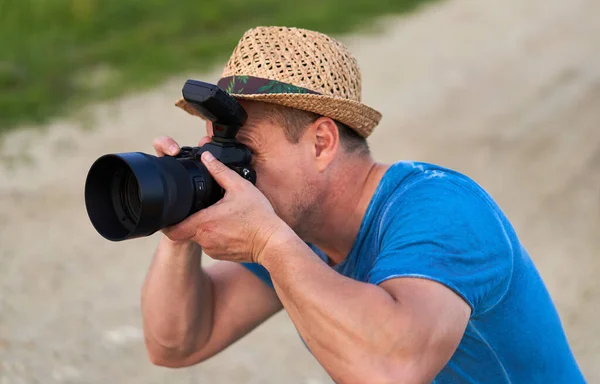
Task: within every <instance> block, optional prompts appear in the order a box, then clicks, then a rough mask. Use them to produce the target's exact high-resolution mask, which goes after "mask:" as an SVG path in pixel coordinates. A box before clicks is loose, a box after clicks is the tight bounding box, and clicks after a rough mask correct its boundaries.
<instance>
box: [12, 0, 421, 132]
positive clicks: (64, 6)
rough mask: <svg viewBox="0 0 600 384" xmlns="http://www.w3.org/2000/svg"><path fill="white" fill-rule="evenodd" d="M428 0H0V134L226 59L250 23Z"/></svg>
mask: <svg viewBox="0 0 600 384" xmlns="http://www.w3.org/2000/svg"><path fill="white" fill-rule="evenodd" d="M426 1H428V0H370V1H364V0H303V1H287V0H195V1H192V0H176V1H173V0H0V133H1V132H2V131H7V130H8V129H10V128H14V127H15V126H16V124H17V123H25V122H29V123H40V122H43V121H44V120H45V119H47V118H48V117H52V116H57V115H62V114H64V113H65V112H66V111H67V110H68V109H69V108H72V107H76V106H80V105H82V104H83V103H86V102H89V101H91V100H100V99H105V98H108V97H113V96H116V95H120V94H122V93H123V92H125V91H130V90H133V89H141V88H144V87H149V86H153V85H156V84H157V83H158V82H160V81H162V80H164V79H165V78H166V76H168V75H173V74H178V73H179V74H181V73H183V72H185V71H194V72H197V71H199V70H202V69H205V68H207V66H209V65H211V64H214V63H215V61H216V60H223V59H224V58H226V57H227V56H228V55H229V54H230V53H231V51H232V49H233V47H234V46H235V44H236V43H237V41H238V40H239V38H240V37H241V34H242V33H243V32H244V31H245V30H247V29H248V28H252V27H254V26H257V25H285V26H295V27H302V28H308V29H315V30H319V31H322V32H325V33H331V34H337V33H343V32H347V31H350V30H352V29H355V28H357V27H360V26H362V25H364V24H365V23H366V22H367V21H368V20H371V19H372V18H373V17H375V16H379V15H382V14H389V13H400V12H405V11H408V10H411V9H413V8H414V7H416V6H417V5H419V4H420V3H423V2H426Z"/></svg>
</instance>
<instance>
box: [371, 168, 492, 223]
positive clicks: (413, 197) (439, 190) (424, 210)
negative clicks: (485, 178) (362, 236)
mask: <svg viewBox="0 0 600 384" xmlns="http://www.w3.org/2000/svg"><path fill="white" fill-rule="evenodd" d="M385 178H386V179H387V180H385V182H384V184H387V188H386V189H387V191H386V192H385V195H386V196H385V198H384V199H382V205H381V209H380V212H379V213H380V222H381V223H382V224H384V223H388V224H389V223H390V221H394V220H399V219H401V218H405V219H408V218H411V217H414V216H417V217H420V219H421V220H429V219H436V221H437V220H458V219H460V218H461V217H463V218H465V217H468V218H469V219H475V220H479V219H484V218H487V219H491V220H493V221H498V220H499V219H500V216H501V215H502V213H501V210H500V209H499V207H498V206H497V205H496V203H495V202H494V200H493V199H492V197H491V196H490V195H489V194H488V193H487V192H486V191H485V190H484V189H483V188H482V187H481V186H480V185H479V184H477V182H475V181H474V180H473V179H471V178H470V177H468V176H466V175H464V174H462V173H460V172H458V171H455V170H452V169H449V168H445V167H441V166H438V165H435V164H430V163H423V162H398V163H396V164H394V165H392V167H391V168H390V169H389V172H388V174H386V176H385ZM422 215H425V216H422ZM432 224H433V223H432Z"/></svg>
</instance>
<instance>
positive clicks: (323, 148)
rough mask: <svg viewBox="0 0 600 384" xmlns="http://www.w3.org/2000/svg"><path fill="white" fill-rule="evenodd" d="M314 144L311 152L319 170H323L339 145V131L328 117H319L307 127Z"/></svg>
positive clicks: (331, 159)
mask: <svg viewBox="0 0 600 384" xmlns="http://www.w3.org/2000/svg"><path fill="white" fill-rule="evenodd" d="M308 131H309V132H310V134H311V138H312V141H313V142H312V144H313V146H314V150H313V154H314V156H315V159H316V164H317V169H318V171H319V172H323V171H325V169H327V167H328V166H329V164H331V162H332V161H333V159H334V158H335V156H336V154H337V152H338V149H339V146H340V133H339V130H338V127H337V125H336V124H335V122H334V121H333V120H332V119H330V118H329V117H320V118H318V119H317V120H316V121H314V122H313V123H312V124H311V127H310V128H309V129H308Z"/></svg>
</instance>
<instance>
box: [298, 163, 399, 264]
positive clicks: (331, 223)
mask: <svg viewBox="0 0 600 384" xmlns="http://www.w3.org/2000/svg"><path fill="white" fill-rule="evenodd" d="M340 163H342V162H340ZM388 168H389V165H384V164H378V163H376V162H375V161H374V160H373V159H372V158H371V157H370V156H365V157H362V158H358V159H352V160H351V161H346V160H344V161H343V165H342V164H339V165H338V166H337V167H336V169H334V170H332V171H331V172H332V173H331V175H330V176H329V177H330V182H329V184H330V185H331V187H330V188H329V189H328V190H326V191H325V193H324V196H325V197H324V198H323V200H322V201H321V203H320V204H319V206H320V208H321V207H322V209H320V210H319V216H320V220H315V224H316V225H314V226H313V227H312V229H311V231H310V234H309V236H307V239H306V241H308V242H310V243H312V244H314V245H316V246H317V247H318V248H319V249H320V250H322V251H323V252H325V253H326V254H327V256H328V257H329V259H330V260H331V261H332V262H333V263H334V264H339V263H340V262H341V261H342V260H343V259H344V258H345V257H346V256H347V255H348V253H349V252H350V250H351V248H352V245H353V244H354V242H355V240H356V236H357V235H358V231H359V229H360V225H361V223H362V220H363V217H364V216H365V213H366V212H367V208H368V206H369V203H370V202H371V198H372V197H373V195H374V193H375V190H376V189H377V186H378V185H379V182H380V181H381V178H382V177H383V174H384V173H385V171H386V170H387V169H388Z"/></svg>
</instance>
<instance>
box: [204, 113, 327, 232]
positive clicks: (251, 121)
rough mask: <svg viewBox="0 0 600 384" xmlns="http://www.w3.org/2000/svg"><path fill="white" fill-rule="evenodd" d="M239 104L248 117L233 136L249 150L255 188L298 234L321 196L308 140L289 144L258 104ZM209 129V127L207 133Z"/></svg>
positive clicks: (308, 221) (283, 134)
mask: <svg viewBox="0 0 600 384" xmlns="http://www.w3.org/2000/svg"><path fill="white" fill-rule="evenodd" d="M241 104H242V105H243V106H244V108H245V109H246V112H247V113H248V120H247V121H246V124H244V126H243V127H242V129H241V130H240V132H239V133H238V135H237V139H238V140H239V141H240V142H241V143H242V144H244V145H246V146H247V147H248V148H249V149H250V151H251V152H252V167H253V168H254V169H255V170H256V178H257V179H256V187H257V188H258V189H259V190H260V191H261V192H262V193H263V194H264V195H265V196H266V197H267V199H269V201H270V202H271V205H273V208H274V209H275V212H276V213H277V215H278V216H279V217H281V218H282V219H283V220H284V221H285V222H286V223H287V224H288V225H289V226H290V227H291V228H292V229H293V230H294V231H296V233H297V234H298V235H299V236H300V237H302V236H303V234H306V233H307V230H308V229H309V228H310V227H311V224H312V222H313V220H314V219H315V217H316V215H315V214H314V213H315V212H316V210H317V203H318V201H319V200H320V195H321V193H320V191H319V189H320V188H319V174H318V172H316V169H315V166H314V161H313V159H314V148H313V146H312V145H311V141H310V140H307V139H306V138H301V139H300V142H299V143H297V144H293V143H290V142H289V141H288V140H287V138H286V137H285V133H284V129H283V127H282V126H279V125H278V123H277V122H276V121H274V119H272V118H271V117H270V116H268V115H265V114H264V113H263V111H264V106H262V104H261V103H256V102H244V101H242V102H241ZM211 131H212V130H211V129H210V128H209V135H210V134H211V133H212V132H211Z"/></svg>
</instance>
